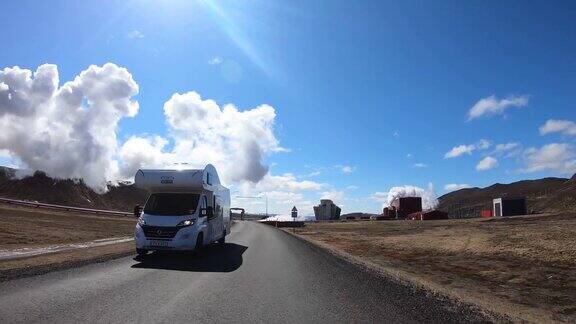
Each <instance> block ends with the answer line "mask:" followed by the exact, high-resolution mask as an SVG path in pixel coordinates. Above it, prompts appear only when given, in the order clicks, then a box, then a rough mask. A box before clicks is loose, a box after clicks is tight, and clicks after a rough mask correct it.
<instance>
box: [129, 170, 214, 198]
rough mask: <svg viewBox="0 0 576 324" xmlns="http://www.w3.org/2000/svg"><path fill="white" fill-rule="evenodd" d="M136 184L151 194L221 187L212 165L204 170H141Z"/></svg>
mask: <svg viewBox="0 0 576 324" xmlns="http://www.w3.org/2000/svg"><path fill="white" fill-rule="evenodd" d="M134 182H135V184H136V187H138V188H142V189H146V190H148V191H151V192H174V191H195V190H202V189H207V190H214V188H215V187H221V185H220V179H219V178H218V173H217V172H216V168H214V166H212V165H210V164H208V165H206V167H205V168H204V169H185V170H182V169H140V170H138V171H137V172H136V175H135V177H134Z"/></svg>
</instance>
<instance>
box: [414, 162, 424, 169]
mask: <svg viewBox="0 0 576 324" xmlns="http://www.w3.org/2000/svg"><path fill="white" fill-rule="evenodd" d="M412 166H413V167H415V168H427V167H428V165H427V164H425V163H414V164H413V165H412Z"/></svg>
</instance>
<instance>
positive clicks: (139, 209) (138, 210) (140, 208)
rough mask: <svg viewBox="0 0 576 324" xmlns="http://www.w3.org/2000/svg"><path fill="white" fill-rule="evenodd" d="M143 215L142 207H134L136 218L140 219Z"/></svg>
mask: <svg viewBox="0 0 576 324" xmlns="http://www.w3.org/2000/svg"><path fill="white" fill-rule="evenodd" d="M141 213H142V207H141V206H140V205H136V206H134V217H140V214H141Z"/></svg>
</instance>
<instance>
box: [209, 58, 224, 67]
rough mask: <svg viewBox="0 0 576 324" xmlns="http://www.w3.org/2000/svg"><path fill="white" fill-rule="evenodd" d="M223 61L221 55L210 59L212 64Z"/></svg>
mask: <svg viewBox="0 0 576 324" xmlns="http://www.w3.org/2000/svg"><path fill="white" fill-rule="evenodd" d="M221 63H222V58H221V57H220V56H214V57H212V58H210V59H209V60H208V64H210V65H218V64H221Z"/></svg>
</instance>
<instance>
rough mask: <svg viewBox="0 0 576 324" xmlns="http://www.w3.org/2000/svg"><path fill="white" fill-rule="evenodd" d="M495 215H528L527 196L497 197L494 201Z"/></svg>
mask: <svg viewBox="0 0 576 324" xmlns="http://www.w3.org/2000/svg"><path fill="white" fill-rule="evenodd" d="M493 211H494V213H493V215H494V217H501V216H517V215H526V214H527V209H526V198H497V199H494V201H493Z"/></svg>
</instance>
